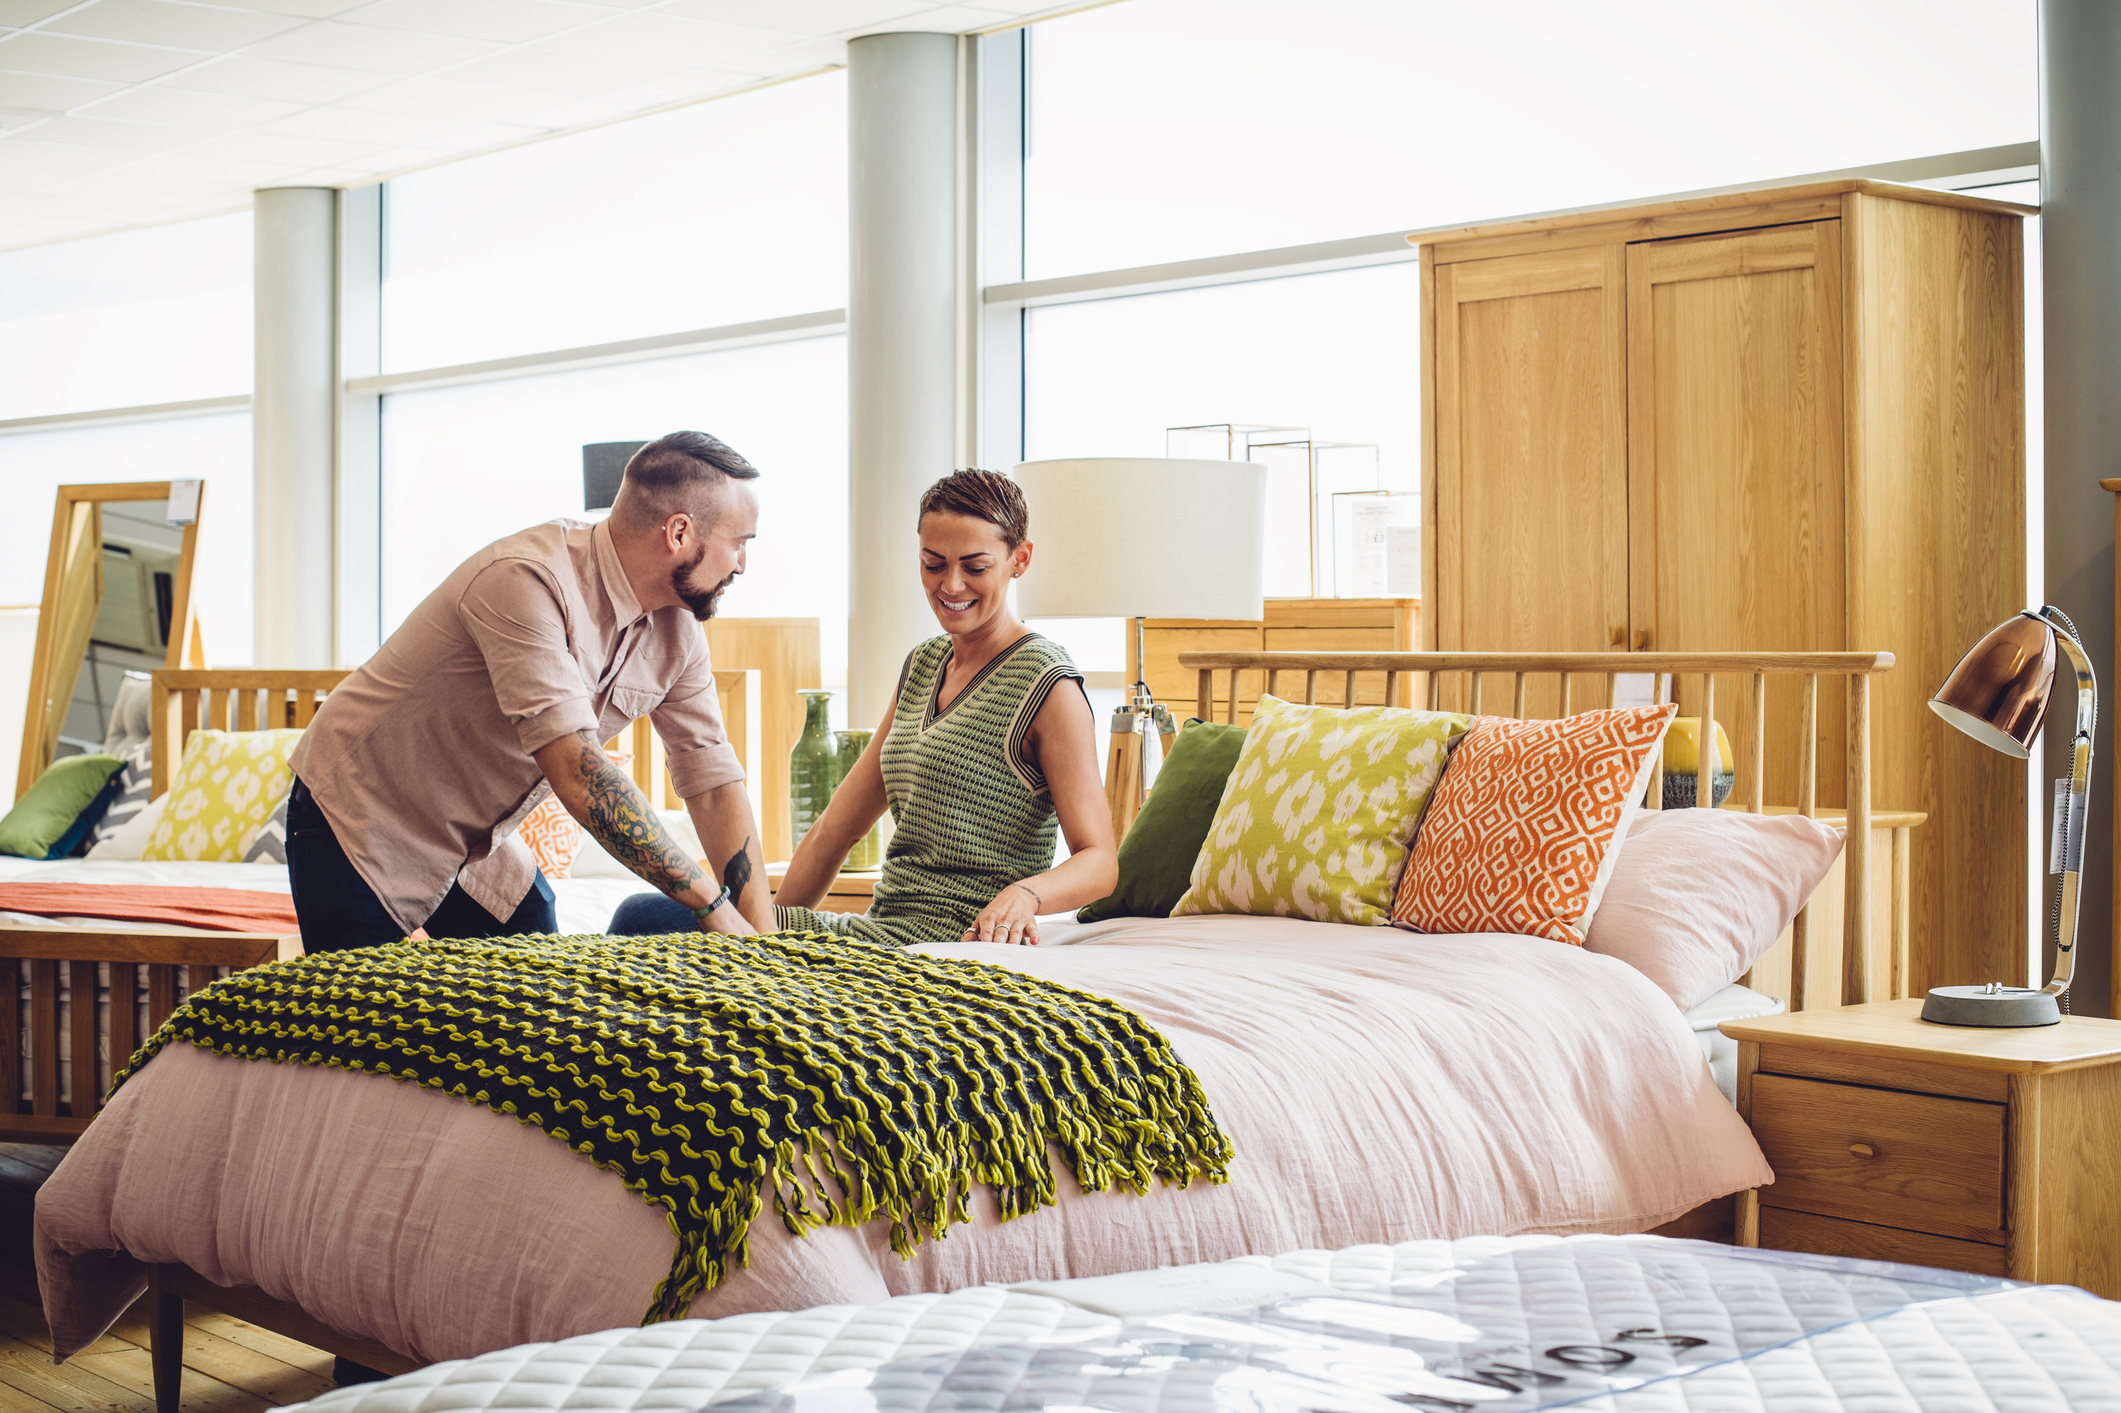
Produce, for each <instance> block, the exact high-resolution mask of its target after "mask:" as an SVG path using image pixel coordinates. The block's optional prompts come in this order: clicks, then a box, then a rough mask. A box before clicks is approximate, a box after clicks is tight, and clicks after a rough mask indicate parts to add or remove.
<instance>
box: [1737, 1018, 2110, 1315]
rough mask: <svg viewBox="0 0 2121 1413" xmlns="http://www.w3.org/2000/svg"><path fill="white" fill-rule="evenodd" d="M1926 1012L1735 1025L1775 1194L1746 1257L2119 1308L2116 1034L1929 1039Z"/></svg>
mask: <svg viewBox="0 0 2121 1413" xmlns="http://www.w3.org/2000/svg"><path fill="white" fill-rule="evenodd" d="M1921 1009H1922V1003H1921V1002H1920V1001H1919V1000H1911V1001H1888V1002H1881V1003H1877V1004H1873V1005H1866V1006H1845V1007H1842V1008H1840V1009H1838V1010H1817V1011H1803V1012H1800V1013H1798V1014H1796V1015H1786V1016H1771V1017H1767V1018H1765V1019H1762V1020H1755V1021H1733V1022H1729V1023H1727V1024H1726V1025H1725V1026H1724V1027H1723V1030H1724V1033H1725V1034H1726V1035H1729V1036H1731V1037H1732V1038H1733V1039H1735V1040H1737V1041H1738V1042H1739V1056H1738V1066H1739V1078H1738V1107H1739V1112H1740V1114H1742V1115H1743V1116H1744V1117H1745V1119H1746V1121H1747V1122H1748V1123H1749V1124H1751V1125H1752V1128H1753V1136H1754V1137H1755V1138H1757V1139H1758V1140H1759V1141H1760V1147H1761V1151H1762V1152H1764V1153H1765V1154H1766V1155H1767V1160H1768V1165H1769V1166H1770V1167H1772V1168H1773V1169H1774V1170H1775V1181H1774V1183H1773V1184H1772V1185H1771V1186H1768V1187H1763V1188H1760V1189H1758V1190H1757V1191H1755V1192H1752V1193H1747V1194H1743V1195H1742V1196H1741V1197H1740V1200H1739V1209H1738V1237H1739V1241H1740V1242H1741V1243H1742V1244H1745V1245H1757V1246H1765V1247H1772V1248H1776V1249H1780V1250H1788V1251H1818V1252H1824V1253H1827V1254H1831V1255H1841V1256H1859V1257H1865V1258H1869V1259H1873V1260H1884V1261H1903V1262H1908V1263H1911V1264H1914V1265H1924V1266H1942V1267H1946V1268H1949V1269H1952V1270H1961V1271H1973V1272H1977V1273H1980V1274H1983V1275H1994V1276H2009V1277H2011V1278H2013V1279H2016V1280H2028V1281H2040V1282H2060V1283H2064V1284H2069V1285H2081V1286H2084V1287H2085V1288H2086V1289H2089V1290H2092V1291H2095V1292H2096V1293H2098V1294H2100V1295H2103V1296H2106V1297H2108V1298H2109V1299H2113V1298H2121V1022H2115V1021H2108V1020H2097V1019H2090V1018H2070V1019H2066V1020H2064V1021H2063V1023H2062V1024H2061V1025H2059V1026H2045V1027H2039V1028H2035V1029H2028V1030H1973V1029H1964V1028H1960V1027H1954V1026H1942V1025H1930V1024H1927V1023H1925V1022H1924V1021H1922V1020H1921V1019H1920V1013H1921Z"/></svg>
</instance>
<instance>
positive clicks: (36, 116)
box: [0, 108, 60, 133]
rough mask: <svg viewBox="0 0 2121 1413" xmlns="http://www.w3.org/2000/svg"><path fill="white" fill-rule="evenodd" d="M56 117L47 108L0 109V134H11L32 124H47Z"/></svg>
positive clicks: (56, 115) (55, 114)
mask: <svg viewBox="0 0 2121 1413" xmlns="http://www.w3.org/2000/svg"><path fill="white" fill-rule="evenodd" d="M58 116H60V115H59V114H57V113H55V112H53V111H52V110H51V109H49V108H0V133H7V132H13V131H15V130H16V129H17V128H26V127H29V126H30V125H31V124H33V123H48V122H50V121H51V120H52V119H54V118H56V117H58Z"/></svg>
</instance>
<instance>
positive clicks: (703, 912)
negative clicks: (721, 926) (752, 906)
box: [692, 883, 730, 922]
mask: <svg viewBox="0 0 2121 1413" xmlns="http://www.w3.org/2000/svg"><path fill="white" fill-rule="evenodd" d="M729 897H730V894H729V885H728V884H726V883H725V884H723V885H722V895H721V896H720V897H719V898H716V899H715V900H714V901H713V902H711V903H709V904H708V905H707V906H706V907H704V908H694V909H693V910H692V915H693V917H695V918H696V919H698V920H699V921H701V922H705V921H707V915H708V914H709V913H711V912H713V911H714V910H715V909H716V908H719V907H720V906H721V905H722V904H724V903H726V902H728V901H729Z"/></svg>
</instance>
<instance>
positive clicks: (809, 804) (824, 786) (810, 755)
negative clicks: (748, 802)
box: [788, 691, 840, 844]
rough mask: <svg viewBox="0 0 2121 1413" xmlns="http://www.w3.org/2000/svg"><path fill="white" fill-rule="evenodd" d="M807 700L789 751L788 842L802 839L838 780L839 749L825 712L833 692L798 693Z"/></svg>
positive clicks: (823, 807) (821, 811)
mask: <svg viewBox="0 0 2121 1413" xmlns="http://www.w3.org/2000/svg"><path fill="white" fill-rule="evenodd" d="M798 695H800V696H801V697H802V698H803V700H804V702H805V703H806V704H807V705H806V706H805V707H804V710H803V734H802V735H801V736H800V737H798V738H797V740H796V743H795V749H794V750H792V751H790V752H789V753H788V832H789V836H790V837H789V842H790V843H791V844H800V843H802V842H803V836H804V835H805V834H808V833H809V832H810V826H811V825H812V824H814V823H816V822H817V818H818V816H819V815H821V814H823V813H824V812H825V806H826V804H827V803H829V802H830V801H831V799H832V792H833V790H834V788H835V787H837V786H838V785H839V783H840V753H839V748H838V746H837V745H836V744H835V743H834V741H833V739H832V726H831V720H830V717H829V715H828V713H829V710H830V708H831V705H832V693H830V692H826V691H808V692H802V693H799V694H798Z"/></svg>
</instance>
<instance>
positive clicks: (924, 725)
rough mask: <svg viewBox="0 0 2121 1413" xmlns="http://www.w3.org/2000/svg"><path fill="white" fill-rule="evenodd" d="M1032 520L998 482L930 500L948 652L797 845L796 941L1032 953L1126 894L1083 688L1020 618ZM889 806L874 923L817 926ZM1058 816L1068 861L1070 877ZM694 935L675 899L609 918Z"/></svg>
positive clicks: (926, 517) (615, 927) (622, 926)
mask: <svg viewBox="0 0 2121 1413" xmlns="http://www.w3.org/2000/svg"><path fill="white" fill-rule="evenodd" d="M1029 522H1030V515H1029V512H1028V510H1027V509H1026V507H1025V505H1024V494H1023V492H1022V491H1021V490H1019V489H1017V486H1016V483H1015V482H1014V481H1011V480H1010V479H1009V478H1008V477H1006V476H1003V475H999V474H997V473H995V472H992V471H958V472H954V473H952V474H951V475H948V476H945V477H944V478H943V479H942V480H940V481H937V482H936V483H935V484H934V485H932V486H930V487H929V488H928V490H927V493H926V494H924V495H923V496H922V497H921V509H920V521H919V535H920V560H921V583H922V586H923V587H924V588H925V589H926V591H927V595H928V606H929V608H930V609H932V610H933V611H934V613H935V617H936V621H937V622H938V623H940V624H941V625H942V627H943V636H941V637H938V638H930V639H929V640H928V641H927V642H925V643H922V644H921V645H920V646H919V647H917V648H915V649H914V650H913V651H912V653H910V654H909V655H908V656H907V658H906V665H905V667H904V668H903V669H901V671H900V672H899V684H898V692H897V695H896V699H895V701H894V702H893V705H892V709H891V711H890V713H889V714H888V715H886V716H885V718H884V721H883V724H882V725H881V726H880V727H878V729H877V732H876V735H875V736H873V737H872V738H871V739H870V742H869V748H868V749H867V750H865V751H864V752H862V758H861V759H860V760H859V761H857V762H856V763H855V766H854V769H853V770H851V771H849V772H848V774H847V778H846V779H845V780H842V781H841V782H840V786H839V789H838V791H837V792H835V793H834V795H833V797H832V803H831V804H830V805H828V806H827V807H826V809H825V812H824V814H823V815H822V816H820V817H819V818H818V819H817V821H816V822H815V823H813V824H812V825H811V826H810V831H809V833H807V834H805V835H804V836H803V841H802V843H801V844H799V845H798V846H797V847H796V851H795V857H794V858H793V859H792V860H790V862H789V865H788V876H787V877H786V878H785V879H784V880H782V883H781V888H780V892H779V893H778V894H776V895H775V898H774V902H775V903H776V904H777V906H776V907H775V909H774V914H775V922H776V924H777V925H778V926H780V927H781V928H783V929H786V930H789V931H807V932H831V933H837V934H839V935H840V936H843V937H860V938H866V939H868V940H871V941H877V942H889V943H892V944H895V945H897V946H911V945H912V944H914V943H917V942H949V941H961V942H974V941H978V942H1003V943H1012V944H1014V943H1034V944H1035V943H1036V942H1037V941H1038V916H1039V914H1041V913H1057V912H1063V911H1069V910H1072V909H1075V908H1078V907H1081V906H1082V905H1083V904H1085V903H1089V902H1093V901H1095V900H1096V899H1099V898H1102V897H1104V896H1105V895H1107V894H1108V893H1110V892H1111V891H1112V889H1113V886H1114V885H1115V884H1116V882H1117V881H1118V877H1119V864H1118V854H1117V850H1116V848H1115V846H1114V843H1113V839H1112V819H1111V815H1110V814H1109V812H1108V810H1107V806H1106V804H1105V794H1104V786H1103V785H1102V784H1101V783H1100V782H1099V779H1098V772H1097V745H1098V743H1097V727H1096V722H1095V719H1094V718H1093V716H1092V714H1091V711H1090V699H1089V698H1088V697H1087V696H1085V695H1084V693H1083V686H1082V682H1083V679H1082V674H1081V673H1080V672H1077V671H1076V670H1075V664H1074V663H1073V662H1072V661H1070V660H1069V657H1068V654H1067V651H1066V650H1065V649H1063V648H1062V647H1061V646H1060V645H1059V644H1057V643H1055V642H1052V641H1051V640H1050V639H1047V638H1043V637H1040V636H1039V635H1038V634H1036V633H1033V632H1031V631H1030V630H1029V629H1027V628H1025V627H1024V625H1023V623H1022V621H1021V620H1019V619H1018V618H1017V616H1016V614H1015V612H1014V611H1012V610H1011V608H1010V606H1009V584H1010V581H1011V580H1014V579H1020V578H1022V577H1023V575H1024V572H1025V571H1026V570H1027V569H1029V568H1030V567H1031V550H1032V545H1031V540H1030V538H1029V535H1030V523H1029ZM887 807H888V808H889V809H890V810H891V814H892V819H893V821H894V822H895V828H896V832H895V833H894V834H893V835H892V837H891V846H890V848H889V849H888V850H887V851H886V853H885V856H884V872H883V877H882V878H880V879H879V880H877V885H876V894H875V899H874V901H873V902H872V903H871V904H870V907H869V911H868V912H867V913H863V914H848V913H821V912H814V911H812V909H813V907H814V906H815V905H816V904H817V903H818V902H820V901H822V900H823V898H824V896H825V891H826V889H827V888H828V887H830V886H831V883H832V880H833V879H834V878H835V877H836V876H837V875H838V873H839V869H840V865H841V864H843V863H845V862H846V859H847V853H848V851H849V850H850V849H852V848H853V847H854V845H855V844H856V843H857V842H858V841H859V840H860V839H861V838H862V837H863V836H864V835H866V834H867V833H868V832H869V828H870V826H871V825H873V824H875V823H876V822H877V820H878V819H879V818H880V817H881V816H882V815H883V813H884V810H885V809H886V808H887ZM1056 816H1057V817H1058V821H1059V826H1060V830H1061V831H1062V832H1064V833H1065V834H1066V835H1067V837H1068V849H1069V856H1068V860H1067V862H1066V863H1063V864H1060V865H1059V866H1057V867H1056V866H1054V864H1053V840H1054V833H1055V828H1054V826H1055V819H1056ZM697 928H698V924H697V923H696V922H694V921H693V917H692V913H691V911H690V910H689V909H687V908H685V907H684V906H682V905H681V904H677V903H673V902H671V901H670V900H669V899H668V898H665V897H664V896H663V895H661V894H660V893H643V894H640V895H638V896H635V897H632V898H628V899H627V900H626V901H625V902H624V903H622V904H620V905H619V910H618V912H617V914H615V915H614V916H613V918H612V920H611V930H612V931H613V932H614V933H620V934H651V933H668V932H692V931H695V930H697Z"/></svg>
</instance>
